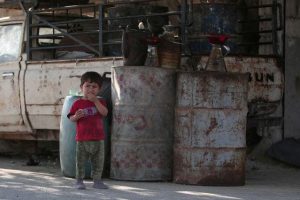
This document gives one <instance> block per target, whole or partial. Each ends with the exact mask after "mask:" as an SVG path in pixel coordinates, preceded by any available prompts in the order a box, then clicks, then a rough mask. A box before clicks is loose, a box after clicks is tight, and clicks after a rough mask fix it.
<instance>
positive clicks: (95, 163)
mask: <svg viewBox="0 0 300 200" xmlns="http://www.w3.org/2000/svg"><path fill="white" fill-rule="evenodd" d="M92 146H93V153H92V156H91V163H92V177H93V179H94V188H98V189H107V188H108V187H107V186H106V185H104V183H103V182H102V181H101V177H102V172H103V166H104V155H105V152H104V141H103V140H101V141H95V142H93V145H92Z"/></svg>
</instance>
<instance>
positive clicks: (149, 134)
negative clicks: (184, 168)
mask: <svg viewBox="0 0 300 200" xmlns="http://www.w3.org/2000/svg"><path fill="white" fill-rule="evenodd" d="M175 81H176V80H175V71H174V70H171V69H164V68H155V67H144V66H121V67H114V68H113V70H112V100H113V126H112V141H111V171H110V176H111V178H113V179H119V180H135V181H159V180H170V179H172V148H173V129H174V106H175Z"/></svg>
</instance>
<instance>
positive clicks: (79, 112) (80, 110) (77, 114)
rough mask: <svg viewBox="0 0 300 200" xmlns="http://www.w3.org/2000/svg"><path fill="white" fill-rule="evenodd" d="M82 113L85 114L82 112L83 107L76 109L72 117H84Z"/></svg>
mask: <svg viewBox="0 0 300 200" xmlns="http://www.w3.org/2000/svg"><path fill="white" fill-rule="evenodd" d="M84 115H85V114H84V111H83V109H79V110H77V111H76V113H75V115H73V116H74V119H75V120H76V121H77V120H79V119H81V118H82V117H84Z"/></svg>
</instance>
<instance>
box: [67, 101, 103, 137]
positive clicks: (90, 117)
mask: <svg viewBox="0 0 300 200" xmlns="http://www.w3.org/2000/svg"><path fill="white" fill-rule="evenodd" d="M99 101H100V103H101V104H102V105H104V106H106V102H105V100H104V99H99ZM79 109H83V110H84V112H85V116H84V117H83V118H81V119H79V120H78V121H77V122H76V137H75V139H76V141H95V140H104V138H105V134H104V126H103V117H102V115H101V114H100V113H99V111H98V110H97V108H96V106H95V104H94V103H93V102H92V101H90V100H86V99H78V100H77V101H75V102H74V103H73V105H72V107H71V109H70V112H69V114H68V117H70V116H72V115H74V114H75V113H76V111H77V110H79Z"/></svg>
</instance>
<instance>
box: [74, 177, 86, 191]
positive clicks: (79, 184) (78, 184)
mask: <svg viewBox="0 0 300 200" xmlns="http://www.w3.org/2000/svg"><path fill="white" fill-rule="evenodd" d="M75 187H76V188H77V189H78V190H85V185H84V183H83V180H82V179H78V180H77V181H76V184H75Z"/></svg>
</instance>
